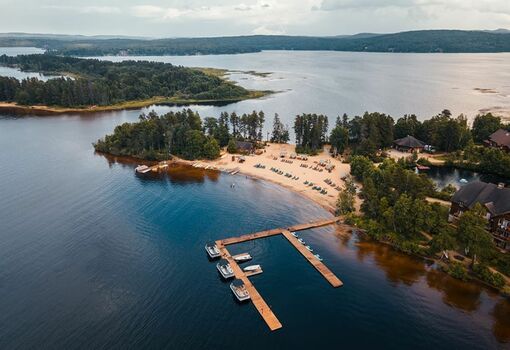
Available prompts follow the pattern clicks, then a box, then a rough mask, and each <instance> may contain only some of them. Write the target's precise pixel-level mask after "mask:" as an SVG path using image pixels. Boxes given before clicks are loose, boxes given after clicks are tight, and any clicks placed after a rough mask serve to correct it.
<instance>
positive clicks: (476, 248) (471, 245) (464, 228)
mask: <svg viewBox="0 0 510 350" xmlns="http://www.w3.org/2000/svg"><path fill="white" fill-rule="evenodd" d="M485 214H486V210H485V209H484V208H483V207H482V205H481V204H480V203H477V204H475V206H474V207H473V208H472V209H470V210H468V211H466V212H464V213H463V214H462V216H461V217H460V219H459V222H458V225H457V240H458V241H459V242H460V244H461V245H462V246H463V247H464V248H465V249H466V251H467V254H468V255H469V256H471V257H473V265H474V264H475V262H476V259H477V258H479V259H480V260H482V261H484V260H485V259H487V258H488V257H489V256H490V254H491V252H492V250H493V248H494V243H493V241H492V237H491V236H490V233H489V232H487V231H486V229H485V227H486V226H487V220H486V219H485V218H484V215H485Z"/></svg>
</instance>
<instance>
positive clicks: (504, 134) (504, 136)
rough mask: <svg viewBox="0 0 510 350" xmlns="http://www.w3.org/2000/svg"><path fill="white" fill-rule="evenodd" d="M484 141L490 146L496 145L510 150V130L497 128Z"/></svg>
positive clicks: (504, 149)
mask: <svg viewBox="0 0 510 350" xmlns="http://www.w3.org/2000/svg"><path fill="white" fill-rule="evenodd" d="M484 143H485V145H486V146H488V147H495V148H499V149H501V150H503V151H506V152H510V131H508V130H505V129H499V130H496V132H494V133H492V134H491V135H490V136H489V139H488V140H485V141H484Z"/></svg>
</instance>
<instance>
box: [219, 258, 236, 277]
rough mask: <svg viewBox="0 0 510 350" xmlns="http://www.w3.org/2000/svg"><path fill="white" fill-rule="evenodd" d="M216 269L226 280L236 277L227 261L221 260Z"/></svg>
mask: <svg viewBox="0 0 510 350" xmlns="http://www.w3.org/2000/svg"><path fill="white" fill-rule="evenodd" d="M216 268H217V269H218V271H219V272H220V274H221V276H222V277H223V278H224V279H229V278H232V277H234V270H232V267H231V266H230V264H229V262H228V261H227V260H226V259H221V260H220V261H219V262H218V263H217V264H216Z"/></svg>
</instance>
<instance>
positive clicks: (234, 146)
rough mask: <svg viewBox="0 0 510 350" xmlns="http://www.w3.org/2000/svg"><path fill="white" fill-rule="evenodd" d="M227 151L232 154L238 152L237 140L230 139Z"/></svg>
mask: <svg viewBox="0 0 510 350" xmlns="http://www.w3.org/2000/svg"><path fill="white" fill-rule="evenodd" d="M227 152H228V153H231V154H234V153H237V144H236V140H234V139H230V140H229V141H228V146H227Z"/></svg>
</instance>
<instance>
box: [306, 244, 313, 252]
mask: <svg viewBox="0 0 510 350" xmlns="http://www.w3.org/2000/svg"><path fill="white" fill-rule="evenodd" d="M305 248H306V249H308V250H309V251H311V252H313V249H312V247H310V246H309V245H307V246H305Z"/></svg>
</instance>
